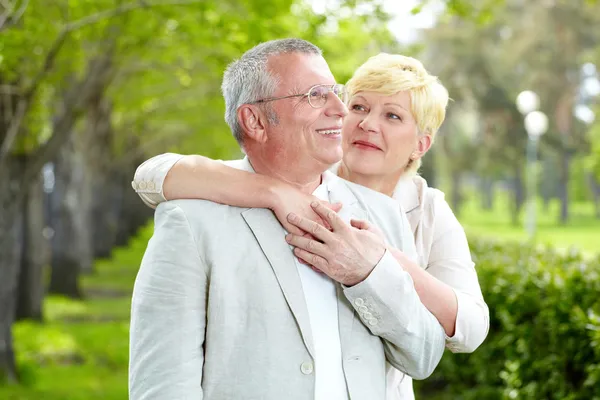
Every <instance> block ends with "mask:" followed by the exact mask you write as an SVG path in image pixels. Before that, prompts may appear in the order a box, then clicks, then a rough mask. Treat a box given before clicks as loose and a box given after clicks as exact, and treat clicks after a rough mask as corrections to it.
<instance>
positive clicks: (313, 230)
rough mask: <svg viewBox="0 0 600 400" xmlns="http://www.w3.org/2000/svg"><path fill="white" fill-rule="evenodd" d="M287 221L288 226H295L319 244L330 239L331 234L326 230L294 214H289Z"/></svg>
mask: <svg viewBox="0 0 600 400" xmlns="http://www.w3.org/2000/svg"><path fill="white" fill-rule="evenodd" d="M332 213H333V211H332ZM334 214H335V213H334ZM287 219H288V222H289V223H290V224H292V225H295V226H297V227H298V228H300V229H302V230H303V231H304V232H306V233H310V234H311V235H312V236H314V237H315V238H316V239H318V240H320V241H321V242H327V240H328V239H330V238H331V235H332V233H331V232H329V230H328V229H327V228H325V227H324V226H323V225H320V224H318V223H316V222H314V221H311V220H310V219H308V218H304V217H301V216H299V215H296V214H294V213H289V214H288V216H287Z"/></svg>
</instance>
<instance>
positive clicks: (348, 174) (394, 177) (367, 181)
mask: <svg viewBox="0 0 600 400" xmlns="http://www.w3.org/2000/svg"><path fill="white" fill-rule="evenodd" d="M337 174H338V176H339V177H340V178H342V179H346V180H347V181H350V182H354V183H357V184H359V185H362V186H365V187H368V188H369V189H372V190H376V191H378V192H380V193H383V194H385V195H387V196H390V197H392V196H393V195H394V189H396V185H397V184H398V180H399V179H400V177H401V176H402V172H395V173H391V174H387V175H365V174H359V173H357V172H354V171H351V170H350V169H349V168H348V167H347V166H346V164H344V161H342V162H341V163H340V165H339V167H338V171H337Z"/></svg>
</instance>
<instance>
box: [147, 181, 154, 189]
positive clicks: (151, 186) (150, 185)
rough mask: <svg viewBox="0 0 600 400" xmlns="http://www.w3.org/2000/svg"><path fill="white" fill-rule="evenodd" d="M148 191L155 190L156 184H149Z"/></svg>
mask: <svg viewBox="0 0 600 400" xmlns="http://www.w3.org/2000/svg"><path fill="white" fill-rule="evenodd" d="M148 190H154V182H152V181H150V182H148Z"/></svg>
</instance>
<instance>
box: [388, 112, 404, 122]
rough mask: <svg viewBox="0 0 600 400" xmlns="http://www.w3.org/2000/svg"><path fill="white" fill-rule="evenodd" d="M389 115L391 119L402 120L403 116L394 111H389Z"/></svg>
mask: <svg viewBox="0 0 600 400" xmlns="http://www.w3.org/2000/svg"><path fill="white" fill-rule="evenodd" d="M387 116H388V118H390V119H397V120H399V121H402V118H400V116H398V115H397V114H394V113H388V115H387Z"/></svg>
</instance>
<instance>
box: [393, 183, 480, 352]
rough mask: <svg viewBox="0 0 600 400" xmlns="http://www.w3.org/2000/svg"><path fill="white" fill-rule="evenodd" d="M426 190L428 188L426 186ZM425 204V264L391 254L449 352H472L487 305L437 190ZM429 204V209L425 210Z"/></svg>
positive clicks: (451, 215) (460, 236) (455, 225)
mask: <svg viewBox="0 0 600 400" xmlns="http://www.w3.org/2000/svg"><path fill="white" fill-rule="evenodd" d="M430 190H432V189H430ZM432 194H434V195H433V196H431V197H430V199H431V200H430V204H428V206H429V207H426V210H425V212H430V213H431V214H430V216H431V218H432V220H433V224H432V225H431V226H430V227H429V228H428V229H432V230H433V232H428V233H426V235H431V236H432V244H431V249H430V253H429V259H428V261H427V268H426V269H425V270H424V269H422V268H420V267H419V266H418V265H417V264H416V263H415V262H413V261H412V260H410V259H408V258H407V257H406V255H404V254H403V253H402V252H399V251H397V250H394V251H392V252H393V254H394V255H395V256H396V259H397V260H398V261H399V262H400V263H401V264H402V265H403V266H404V268H405V269H406V271H407V272H408V273H409V274H410V275H411V276H412V278H413V281H414V284H415V289H416V291H417V293H418V294H419V297H420V299H421V301H422V302H423V304H424V305H425V306H426V307H427V309H429V311H431V313H432V314H433V315H435V317H436V318H437V319H438V321H439V322H440V323H441V324H442V326H443V327H444V330H445V331H446V336H447V337H446V346H447V347H448V348H449V349H450V350H451V351H452V352H456V353H458V352H460V353H470V352H473V351H474V350H475V349H476V348H477V347H479V345H481V343H483V341H484V340H485V337H486V336H487V333H488V330H489V309H488V306H487V304H486V303H485V301H484V299H483V295H482V293H481V288H480V286H479V281H478V279H477V272H476V270H475V264H474V263H473V261H472V259H471V253H470V250H469V244H468V242H467V238H466V235H465V232H464V229H463V228H462V226H461V225H460V223H459V222H458V220H457V219H456V217H455V216H454V213H453V212H452V210H451V209H450V206H449V205H448V203H447V202H446V201H445V200H444V196H443V193H441V192H439V191H435V192H433V193H432ZM427 208H429V209H427Z"/></svg>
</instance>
